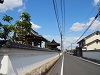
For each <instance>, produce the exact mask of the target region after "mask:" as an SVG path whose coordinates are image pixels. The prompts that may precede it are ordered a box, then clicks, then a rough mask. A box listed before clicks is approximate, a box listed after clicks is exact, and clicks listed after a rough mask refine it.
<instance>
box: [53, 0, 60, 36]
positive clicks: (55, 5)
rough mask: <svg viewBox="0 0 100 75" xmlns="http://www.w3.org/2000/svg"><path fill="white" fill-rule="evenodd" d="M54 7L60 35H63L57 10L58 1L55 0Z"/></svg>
mask: <svg viewBox="0 0 100 75" xmlns="http://www.w3.org/2000/svg"><path fill="white" fill-rule="evenodd" d="M53 6H54V11H55V15H56V20H57V23H58V29H59V33H60V35H61V28H60V20H59V15H58V9H57V3H56V0H53Z"/></svg>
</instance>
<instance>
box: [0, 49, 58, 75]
mask: <svg viewBox="0 0 100 75" xmlns="http://www.w3.org/2000/svg"><path fill="white" fill-rule="evenodd" d="M5 53H6V54H7V56H3V55H4V54H5ZM0 56H1V57H0V71H1V72H0V73H2V72H3V74H6V73H7V75H20V74H23V73H25V72H29V71H31V70H32V69H33V68H35V67H36V66H38V65H40V64H41V63H44V62H47V61H48V60H50V59H52V58H54V57H55V56H59V53H58V52H48V51H28V50H27V51H25V50H17V49H10V50H8V51H6V49H3V52H2V53H1V52H0ZM2 61H3V62H2ZM7 62H8V63H7ZM5 65H7V66H5ZM2 66H3V67H2ZM5 68H6V69H7V70H6V69H5ZM4 69H5V70H4ZM4 71H5V73H4Z"/></svg>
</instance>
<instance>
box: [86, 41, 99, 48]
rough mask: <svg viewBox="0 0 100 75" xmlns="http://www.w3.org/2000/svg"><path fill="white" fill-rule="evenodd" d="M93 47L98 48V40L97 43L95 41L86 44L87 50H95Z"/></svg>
mask: <svg viewBox="0 0 100 75" xmlns="http://www.w3.org/2000/svg"><path fill="white" fill-rule="evenodd" d="M95 49H100V42H98V43H96V42H95V43H93V44H91V45H89V46H87V50H95Z"/></svg>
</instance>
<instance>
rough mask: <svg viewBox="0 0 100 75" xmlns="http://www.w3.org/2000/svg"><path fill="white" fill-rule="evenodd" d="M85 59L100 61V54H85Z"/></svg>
mask: <svg viewBox="0 0 100 75" xmlns="http://www.w3.org/2000/svg"><path fill="white" fill-rule="evenodd" d="M83 57H86V58H91V59H95V60H99V61H100V52H83Z"/></svg>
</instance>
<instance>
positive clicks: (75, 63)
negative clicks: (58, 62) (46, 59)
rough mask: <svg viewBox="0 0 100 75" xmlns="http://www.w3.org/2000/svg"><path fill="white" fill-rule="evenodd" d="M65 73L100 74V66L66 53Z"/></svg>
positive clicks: (66, 74) (79, 74) (71, 74)
mask: <svg viewBox="0 0 100 75" xmlns="http://www.w3.org/2000/svg"><path fill="white" fill-rule="evenodd" d="M63 75H100V66H97V65H94V64H92V63H89V62H86V61H83V60H81V59H78V58H77V57H74V56H70V55H67V54H65V55H64V70H63Z"/></svg>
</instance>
